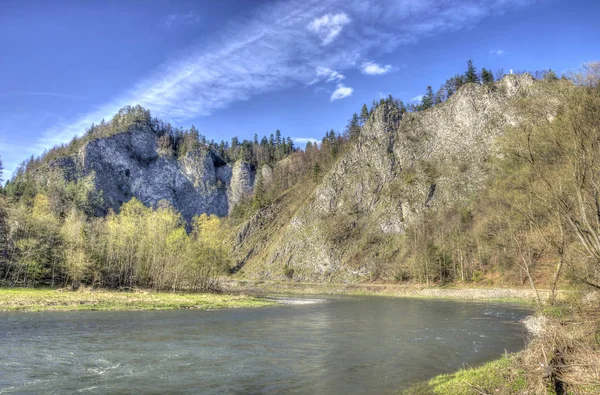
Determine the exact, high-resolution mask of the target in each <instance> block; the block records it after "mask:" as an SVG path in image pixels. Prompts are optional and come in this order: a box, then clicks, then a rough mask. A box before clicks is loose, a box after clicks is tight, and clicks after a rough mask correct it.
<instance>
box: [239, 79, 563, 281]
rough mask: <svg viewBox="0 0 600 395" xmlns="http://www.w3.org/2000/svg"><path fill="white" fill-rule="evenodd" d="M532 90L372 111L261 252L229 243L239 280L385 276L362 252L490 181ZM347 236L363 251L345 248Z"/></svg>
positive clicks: (526, 85) (478, 90) (519, 82)
mask: <svg viewBox="0 0 600 395" xmlns="http://www.w3.org/2000/svg"><path fill="white" fill-rule="evenodd" d="M541 89H543V87H542V86H541V85H540V83H538V82H536V81H535V80H534V79H533V77H531V76H529V75H527V74H525V75H520V76H517V75H510V76H506V77H505V78H504V79H503V80H502V81H499V82H497V83H496V84H494V85H493V86H485V85H475V84H468V85H466V86H464V87H462V88H461V89H460V90H459V92H457V93H456V94H455V95H454V96H452V97H451V98H450V99H449V100H448V101H446V102H444V103H442V104H439V105H436V106H435V107H433V108H431V109H429V110H427V111H423V112H418V113H410V114H405V115H404V117H403V118H402V119H400V118H401V117H400V116H399V114H398V113H397V109H396V108H395V107H392V106H387V105H381V106H379V107H378V108H377V110H376V111H375V112H374V113H373V114H372V115H371V117H370V119H369V121H368V122H367V123H366V125H365V126H364V127H363V129H362V131H361V134H360V137H359V138H358V141H356V143H354V144H353V146H352V147H351V148H350V149H349V150H348V151H347V152H346V153H345V154H344V155H343V156H342V157H341V158H339V160H338V161H337V162H336V164H335V165H334V166H333V168H331V169H330V170H329V172H328V173H327V174H326V175H325V176H324V178H323V180H322V182H321V184H320V185H319V186H318V187H317V188H316V190H315V192H314V195H313V196H312V197H311V198H310V199H308V202H307V204H305V205H303V206H302V207H301V208H300V209H299V210H297V211H296V212H295V214H294V215H293V217H291V218H290V219H289V222H288V223H287V225H286V226H285V227H284V228H283V229H281V230H279V231H277V232H276V236H275V237H272V238H271V239H270V240H269V241H268V242H267V243H264V241H263V245H262V246H260V250H262V253H261V254H256V251H258V250H259V249H258V248H257V247H256V246H253V245H251V244H252V243H248V244H250V245H245V244H244V243H245V242H244V240H245V239H247V240H254V239H258V238H253V237H252V236H248V237H247V238H246V237H243V236H242V237H238V246H237V248H238V249H239V250H240V251H241V252H243V253H241V254H240V257H241V259H242V261H241V262H238V266H242V265H243V264H246V265H247V266H246V267H245V269H244V272H245V273H248V274H249V275H251V276H255V277H265V278H267V277H268V278H282V279H283V278H294V279H297V280H304V281H307V280H316V281H329V280H332V281H333V280H335V281H346V280H349V281H356V280H357V279H360V278H365V277H366V278H369V276H372V275H373V273H374V272H376V271H381V270H385V268H384V267H382V264H381V262H380V261H382V260H383V258H381V257H380V256H378V254H379V252H377V253H376V254H375V255H374V256H373V257H371V258H365V257H364V255H361V249H362V248H365V247H368V243H382V242H383V241H382V240H389V239H385V235H398V234H402V233H403V232H404V231H405V228H406V226H407V224H409V223H411V221H413V219H414V218H416V217H418V216H419V215H420V213H421V212H422V211H423V210H425V209H426V208H427V207H431V206H435V205H444V204H448V203H449V202H456V201H460V200H461V199H467V198H469V197H471V196H473V193H476V191H477V190H478V188H480V187H481V186H482V183H483V181H484V180H485V178H486V174H488V173H489V172H487V171H486V163H487V161H488V159H489V158H490V155H494V148H493V147H494V142H495V141H496V139H497V138H498V137H499V136H500V135H501V134H502V133H503V132H504V131H505V130H506V128H507V127H509V126H511V125H516V124H518V123H519V117H518V113H517V110H516V107H515V106H514V105H513V104H514V103H515V101H516V100H518V99H520V98H527V97H530V96H532V95H534V94H535V95H538V94H539V92H540V90H541ZM549 108H550V110H549V114H548V116H552V109H551V108H552V106H549ZM257 215H258V216H260V215H263V213H258V214H257ZM252 223H260V221H256V220H253V219H251V220H250V221H249V224H252ZM255 231H256V232H261V231H262V230H261V229H260V228H257V229H256V230H255ZM244 232H245V234H246V235H248V234H250V233H251V231H250V230H249V229H248V227H245V228H244ZM360 232H365V233H366V232H369V233H370V235H369V236H368V237H367V236H364V235H356V233H360ZM353 234H355V236H356V237H355V239H356V240H360V241H361V242H364V243H365V245H358V244H357V243H352V237H353ZM386 248H391V247H386ZM377 249H379V250H382V251H383V250H384V249H385V248H384V247H383V246H381V248H376V250H377ZM246 251H254V255H252V254H250V257H249V258H248V254H249V253H247V252H246ZM355 257H360V259H358V258H357V259H355Z"/></svg>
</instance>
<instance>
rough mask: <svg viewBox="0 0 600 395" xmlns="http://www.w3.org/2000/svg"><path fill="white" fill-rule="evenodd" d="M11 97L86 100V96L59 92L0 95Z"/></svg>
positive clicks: (24, 92)
mask: <svg viewBox="0 0 600 395" xmlns="http://www.w3.org/2000/svg"><path fill="white" fill-rule="evenodd" d="M10 95H26V96H47V97H56V98H60V99H71V100H84V99H86V97H85V96H79V95H69V94H67V93H59V92H38V91H14V92H12V93H4V94H0V96H10Z"/></svg>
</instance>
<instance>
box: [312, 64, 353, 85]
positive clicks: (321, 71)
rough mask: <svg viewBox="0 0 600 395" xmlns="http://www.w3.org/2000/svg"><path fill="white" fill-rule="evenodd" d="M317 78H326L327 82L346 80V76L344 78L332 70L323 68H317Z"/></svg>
mask: <svg viewBox="0 0 600 395" xmlns="http://www.w3.org/2000/svg"><path fill="white" fill-rule="evenodd" d="M317 77H325V81H326V82H332V81H341V80H343V79H344V78H346V77H345V76H343V75H342V74H340V73H338V72H337V71H335V70H331V69H328V68H327V67H321V66H319V67H317Z"/></svg>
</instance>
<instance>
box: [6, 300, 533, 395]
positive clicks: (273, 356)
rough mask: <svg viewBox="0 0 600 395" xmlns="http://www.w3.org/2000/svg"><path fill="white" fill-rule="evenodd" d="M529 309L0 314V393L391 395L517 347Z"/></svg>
mask: <svg viewBox="0 0 600 395" xmlns="http://www.w3.org/2000/svg"><path fill="white" fill-rule="evenodd" d="M527 314H528V311H527V310H524V309H521V308H517V307H510V306H507V305H498V304H484V303H473V302H470V303H467V302H453V301H435V300H413V299H394V298H382V297H343V298H342V297H338V298H328V300H327V302H326V303H321V304H312V305H298V306H278V307H272V308H261V309H236V310H222V311H195V310H181V311H162V312H161V311H155V312H54V313H53V312H48V313H0V393H40V392H43V393H75V392H83V393H123V392H132V391H133V390H134V389H135V392H145V393H148V392H154V393H165V392H171V393H173V392H177V393H207V394H210V393H226V394H248V393H265V392H267V393H269V392H271V393H318V394H341V393H345V394H351V393H394V392H397V390H398V389H399V388H401V387H403V386H404V385H407V384H410V383H414V382H416V381H420V380H424V379H427V378H429V377H431V376H434V375H436V374H439V373H444V372H451V371H454V370H457V369H459V368H460V367H462V366H463V364H468V365H475V364H479V363H482V362H485V361H487V360H490V359H494V358H497V357H499V356H500V355H501V354H502V353H503V352H504V351H505V350H507V351H509V352H511V351H516V350H518V349H520V348H522V347H523V345H524V337H525V333H524V329H523V327H522V325H521V324H519V323H518V321H519V320H520V319H522V318H523V317H525V316H526V315H527Z"/></svg>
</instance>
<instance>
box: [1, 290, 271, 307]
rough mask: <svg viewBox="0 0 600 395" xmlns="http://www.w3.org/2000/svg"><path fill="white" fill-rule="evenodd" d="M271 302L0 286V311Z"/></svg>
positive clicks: (224, 296)
mask: <svg viewBox="0 0 600 395" xmlns="http://www.w3.org/2000/svg"><path fill="white" fill-rule="evenodd" d="M274 304H275V303H274V302H273V301H269V300H265V299H261V298H257V297H252V296H245V295H227V294H197V293H167V292H149V291H148V292H146V291H144V292H120V291H110V290H93V291H81V292H78V291H75V292H70V291H64V290H56V289H47V288H45V289H37V288H0V311H67V310H79V311H81V310H113V311H114V310H175V309H224V308H237V307H264V306H272V305H274Z"/></svg>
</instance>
